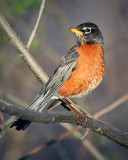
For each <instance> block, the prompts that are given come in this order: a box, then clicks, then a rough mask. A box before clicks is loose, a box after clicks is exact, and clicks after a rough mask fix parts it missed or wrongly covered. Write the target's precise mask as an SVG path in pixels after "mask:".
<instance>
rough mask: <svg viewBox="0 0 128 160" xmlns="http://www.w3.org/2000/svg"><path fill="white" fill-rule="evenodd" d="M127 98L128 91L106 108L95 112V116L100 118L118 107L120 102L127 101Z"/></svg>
mask: <svg viewBox="0 0 128 160" xmlns="http://www.w3.org/2000/svg"><path fill="white" fill-rule="evenodd" d="M127 100H128V93H126V94H125V95H123V96H122V97H120V98H119V99H117V100H116V101H114V102H113V103H112V104H110V105H109V106H107V107H105V108H104V109H102V110H100V111H99V112H98V113H96V114H94V117H95V118H99V117H101V116H103V115H105V114H106V113H108V112H110V111H112V110H113V109H115V108H116V107H118V106H119V105H120V104H122V103H124V102H126V101H127Z"/></svg>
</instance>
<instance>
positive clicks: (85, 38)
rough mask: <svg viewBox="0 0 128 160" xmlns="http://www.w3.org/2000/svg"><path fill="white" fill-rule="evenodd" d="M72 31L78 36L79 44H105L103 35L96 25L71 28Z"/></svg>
mask: <svg viewBox="0 0 128 160" xmlns="http://www.w3.org/2000/svg"><path fill="white" fill-rule="evenodd" d="M70 31H72V32H74V33H75V34H76V37H77V40H78V44H81V43H86V44H101V45H103V44H104V39H103V36H102V33H101V31H100V30H99V28H98V26H97V25H96V24H94V23H90V22H87V23H83V24H80V25H79V26H77V27H76V28H71V29H70Z"/></svg>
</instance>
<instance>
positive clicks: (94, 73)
mask: <svg viewBox="0 0 128 160" xmlns="http://www.w3.org/2000/svg"><path fill="white" fill-rule="evenodd" d="M70 31H72V32H73V33H75V35H76V38H77V44H76V45H75V46H73V47H72V48H71V49H70V50H69V51H68V53H67V54H66V55H65V56H64V57H62V59H61V62H60V63H59V66H58V68H57V69H56V70H55V72H54V73H53V75H52V76H51V77H50V78H49V80H48V81H47V82H46V83H45V84H44V85H43V87H42V89H41V91H40V92H39V94H38V96H37V97H36V98H35V100H34V102H33V103H32V104H31V105H30V106H29V109H32V110H36V111H40V112H41V111H42V110H43V108H44V107H45V106H46V105H47V103H48V102H49V101H50V100H53V99H62V98H64V99H67V98H72V97H81V96H83V95H87V94H89V93H90V92H91V91H93V90H94V89H95V88H96V87H97V86H98V85H99V84H100V82H101V81H102V78H103V75H104V71H105V65H104V50H103V44H104V40H103V36H102V33H101V32H100V30H99V28H98V26H97V25H96V24H94V23H90V22H87V23H83V24H80V25H79V26H77V27H76V28H72V29H70ZM30 123H31V122H30V121H28V120H22V119H18V120H17V121H15V122H14V123H13V124H12V125H11V127H13V126H16V129H17V130H25V129H26V128H27V127H28V126H29V125H30Z"/></svg>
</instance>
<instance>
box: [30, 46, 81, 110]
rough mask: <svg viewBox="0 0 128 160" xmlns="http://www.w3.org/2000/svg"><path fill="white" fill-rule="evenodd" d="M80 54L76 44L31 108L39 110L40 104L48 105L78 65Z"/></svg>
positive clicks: (63, 58)
mask: <svg viewBox="0 0 128 160" xmlns="http://www.w3.org/2000/svg"><path fill="white" fill-rule="evenodd" d="M78 58H79V54H78V52H77V51H76V46H74V47H73V48H71V49H70V51H69V52H68V54H67V55H65V56H64V57H62V60H61V62H60V64H59V66H58V68H57V69H56V70H55V72H54V73H53V75H52V76H51V77H50V78H49V80H48V81H47V82H46V83H45V84H44V85H43V88H42V89H41V91H40V92H39V94H38V96H37V97H36V99H35V100H34V102H33V103H32V104H31V106H30V107H29V108H31V109H35V110H37V109H38V108H39V107H40V106H41V107H42V106H44V105H46V104H47V103H48V102H49V100H50V99H51V97H52V96H54V95H55V94H56V93H57V92H58V91H59V89H60V88H61V87H62V86H63V85H64V83H65V82H66V81H67V80H68V79H69V78H70V77H71V75H72V74H73V73H74V71H75V69H76V67H77V60H78Z"/></svg>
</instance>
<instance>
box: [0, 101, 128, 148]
mask: <svg viewBox="0 0 128 160" xmlns="http://www.w3.org/2000/svg"><path fill="white" fill-rule="evenodd" d="M0 111H2V112H4V113H8V114H10V115H16V116H17V117H20V118H22V119H25V120H29V121H32V122H37V123H46V124H47V123H74V124H77V125H80V126H82V127H84V128H90V129H91V130H93V131H94V132H96V133H98V134H100V135H103V136H105V137H107V138H109V139H111V140H112V141H115V142H116V143H118V144H120V145H122V146H124V147H126V148H127V149H128V134H127V133H124V132H122V131H120V130H118V129H116V128H114V127H111V126H110V125H108V124H106V123H104V122H102V121H99V120H96V119H94V118H92V117H90V116H88V121H87V123H86V124H85V118H84V117H83V116H81V117H80V118H79V119H78V117H77V115H76V114H75V113H73V112H42V113H40V112H36V111H33V110H30V109H27V108H23V107H20V106H17V105H15V104H13V103H11V102H8V101H7V100H4V99H0Z"/></svg>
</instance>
